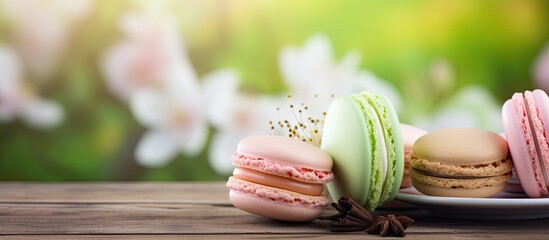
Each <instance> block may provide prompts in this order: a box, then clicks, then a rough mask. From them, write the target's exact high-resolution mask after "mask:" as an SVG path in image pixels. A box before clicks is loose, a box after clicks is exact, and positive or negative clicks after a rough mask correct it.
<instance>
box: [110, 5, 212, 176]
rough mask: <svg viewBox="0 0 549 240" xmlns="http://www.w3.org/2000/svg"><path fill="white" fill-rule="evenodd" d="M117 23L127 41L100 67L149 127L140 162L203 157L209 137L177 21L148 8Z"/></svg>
mask: <svg viewBox="0 0 549 240" xmlns="http://www.w3.org/2000/svg"><path fill="white" fill-rule="evenodd" d="M119 23H120V28H121V30H122V32H123V33H124V38H123V39H122V40H121V41H120V42H119V43H117V44H116V45H115V46H114V47H112V48H111V49H109V50H108V51H107V52H106V53H105V55H104V58H103V59H102V69H103V72H104V74H105V80H106V83H107V86H108V87H109V90H110V91H111V93H113V94H114V95H115V96H116V97H118V98H119V99H121V100H122V101H128V102H129V104H130V108H131V111H132V114H133V115H134V117H135V118H136V120H137V121H138V122H139V123H140V124H141V125H143V126H144V127H146V128H147V129H148V130H147V132H146V133H145V134H144V135H143V136H142V137H141V139H140V141H139V143H138V144H137V147H136V150H135V157H136V160H137V162H138V163H139V164H141V165H143V166H146V167H162V166H164V165H165V164H167V163H168V162H169V161H170V160H171V159H173V158H174V157H175V156H176V154H177V153H180V152H181V153H185V154H189V155H195V154H197V153H199V152H200V151H201V150H202V148H203V147H204V145H205V143H206V139H207V136H208V125H207V121H206V119H205V116H204V109H203V93H202V88H201V87H200V85H199V82H198V79H197V76H196V73H195V71H194V69H193V67H192V65H191V63H190V61H189V59H188V56H187V55H186V52H185V48H184V43H183V41H182V40H181V38H180V37H179V34H180V32H179V31H178V26H177V23H176V21H175V19H174V18H173V17H172V16H171V15H166V14H159V12H157V11H148V10H147V11H142V12H135V13H128V14H125V15H123V16H122V17H121V18H120V22H119Z"/></svg>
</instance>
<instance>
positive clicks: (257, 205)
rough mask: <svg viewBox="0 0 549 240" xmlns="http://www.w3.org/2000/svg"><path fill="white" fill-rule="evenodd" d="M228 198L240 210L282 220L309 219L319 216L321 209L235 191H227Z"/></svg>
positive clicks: (303, 220) (298, 220) (302, 220)
mask: <svg viewBox="0 0 549 240" xmlns="http://www.w3.org/2000/svg"><path fill="white" fill-rule="evenodd" d="M229 199H230V200H231V203H232V204H233V205H234V206H235V207H237V208H239V209H241V210H244V211H246V212H249V213H252V214H257V215H260V216H264V217H268V218H272V219H277V220H282V221H294V222H306V221H311V220H314V219H315V218H317V217H319V216H320V215H321V214H322V211H323V209H322V208H303V207H294V206H289V205H285V204H281V203H278V202H274V201H271V200H267V199H263V198H259V197H255V196H252V195H248V194H243V193H239V192H235V191H231V192H230V193H229Z"/></svg>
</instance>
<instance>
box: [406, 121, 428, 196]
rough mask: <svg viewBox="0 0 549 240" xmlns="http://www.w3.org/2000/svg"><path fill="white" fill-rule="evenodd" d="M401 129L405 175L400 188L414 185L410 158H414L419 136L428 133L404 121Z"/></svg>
mask: <svg viewBox="0 0 549 240" xmlns="http://www.w3.org/2000/svg"><path fill="white" fill-rule="evenodd" d="M400 131H401V132H402V139H403V142H404V176H403V177H402V183H401V184H400V188H407V187H411V186H412V179H411V178H410V159H411V158H412V150H413V147H414V143H415V142H416V141H417V139H418V138H420V137H422V136H423V135H425V134H427V132H426V131H425V130H423V129H419V128H417V127H414V126H410V125H408V124H404V123H401V124H400Z"/></svg>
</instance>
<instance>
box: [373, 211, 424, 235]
mask: <svg viewBox="0 0 549 240" xmlns="http://www.w3.org/2000/svg"><path fill="white" fill-rule="evenodd" d="M413 222H414V220H413V219H411V218H409V217H406V216H402V215H400V216H395V215H393V214H389V215H387V216H386V217H384V216H377V217H376V218H375V221H374V223H373V224H372V226H370V227H369V228H368V229H366V232H368V233H369V234H379V235H381V236H382V237H385V236H388V235H393V236H397V237H404V236H405V235H406V232H405V230H406V228H408V226H410V224H412V223H413Z"/></svg>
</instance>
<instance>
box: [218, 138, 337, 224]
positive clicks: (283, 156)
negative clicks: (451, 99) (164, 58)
mask: <svg viewBox="0 0 549 240" xmlns="http://www.w3.org/2000/svg"><path fill="white" fill-rule="evenodd" d="M232 162H233V165H235V166H236V168H235V170H234V171H233V176H232V177H229V181H228V182H227V187H228V188H229V190H230V192H229V199H230V200H231V203H232V204H233V205H234V206H235V207H237V208H239V209H241V210H244V211H247V212H249V213H253V214H256V215H260V216H264V217H268V218H272V219H277V220H283V221H310V220H313V219H315V218H317V217H318V216H320V214H322V211H323V210H324V208H325V207H326V206H327V205H329V204H330V199H329V198H328V197H327V196H326V195H325V193H324V185H323V184H324V183H327V182H330V181H331V180H332V179H333V178H334V176H333V173H332V164H333V163H332V159H331V157H330V156H329V155H328V154H327V153H325V152H324V151H322V150H320V149H319V148H318V147H316V146H314V145H312V144H310V143H307V142H303V141H300V140H297V139H294V138H289V137H283V136H251V137H247V138H245V139H243V140H241V141H240V143H239V144H238V149H237V151H236V153H235V154H233V156H232Z"/></svg>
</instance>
